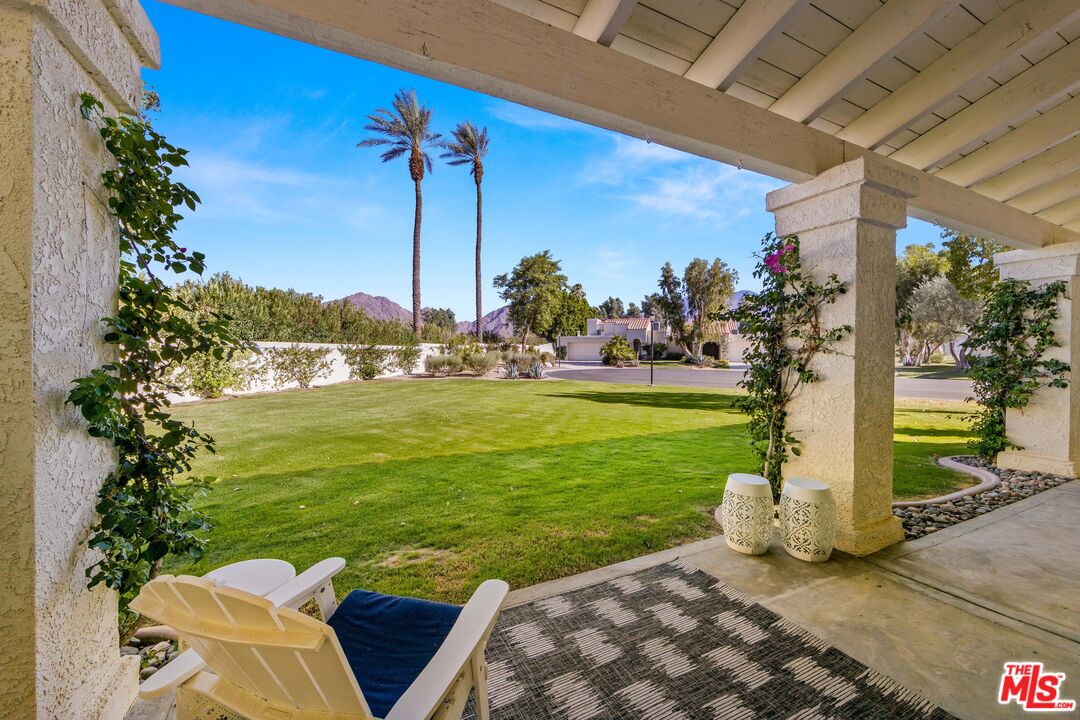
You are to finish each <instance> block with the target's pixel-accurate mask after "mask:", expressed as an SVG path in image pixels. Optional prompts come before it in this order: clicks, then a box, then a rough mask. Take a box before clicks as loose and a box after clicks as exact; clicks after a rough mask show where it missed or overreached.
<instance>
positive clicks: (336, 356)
mask: <svg viewBox="0 0 1080 720" xmlns="http://www.w3.org/2000/svg"><path fill="white" fill-rule="evenodd" d="M255 345H256V347H258V348H259V350H261V351H263V352H266V351H267V350H270V349H272V348H285V347H292V346H293V345H298V346H300V347H303V348H326V349H328V350H330V355H329V357H328V359H329V360H330V365H331V369H330V372H329V373H326V374H324V375H321V376H320V377H319V378H317V379H316V380H315V381H314V382H312V383H311V386H312V387H323V386H325V385H336V384H338V383H343V382H347V381H348V380H349V366H348V365H347V364H346V363H345V357H344V356H343V355H342V354H341V350H340V349H339V348H340V347H341V345H339V344H337V343H288V342H257V343H255ZM376 347H380V348H383V349H384V350H394V349H395V348H396V346H394V345H378V346H376ZM444 347H445V345H441V344H437V343H422V344H421V345H420V360H419V361H418V362H417V363H416V368H414V370H413V372H414V373H420V372H423V371H424V358H426V357H427V356H429V355H439V354H440V353H442V351H443V348H444ZM536 349H537V352H549V353H552V354H554V352H555V348H554V346H552V344H551V343H547V344H544V345H538V346H537V348H536ZM257 360H258V361H259V362H265V361H266V360H265V358H258V359H257ZM395 375H402V373H401V371H399V370H393V371H389V372H384V373H383V374H382V375H380V376H379V377H393V376H395ZM296 387H298V385H297V384H296V383H295V382H290V383H287V384H285V385H281V386H278V385H276V384H275V383H274V377H273V373H271V372H269V371H268V372H266V373H265V374H264V375H263V376H262V377H261V378H259V379H258V380H256V381H255V382H253V383H251V384H250V385H249V386H248V388H247V389H246V390H228V391H226V393H225V394H226V395H254V394H257V393H268V392H278V391H280V390H289V389H292V388H296ZM169 399H170V400H171V401H172V402H173V403H174V404H181V403H186V402H194V401H196V400H201V399H202V398H200V397H198V396H196V395H171V396H170V397H169Z"/></svg>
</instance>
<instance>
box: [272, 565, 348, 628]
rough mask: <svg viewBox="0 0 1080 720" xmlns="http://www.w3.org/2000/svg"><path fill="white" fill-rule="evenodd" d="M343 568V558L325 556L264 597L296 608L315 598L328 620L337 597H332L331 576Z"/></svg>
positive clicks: (334, 608)
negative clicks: (325, 557) (324, 558)
mask: <svg viewBox="0 0 1080 720" xmlns="http://www.w3.org/2000/svg"><path fill="white" fill-rule="evenodd" d="M344 569H345V560H344V559H342V558H339V557H334V558H327V559H326V560H323V561H322V562H317V563H315V564H314V565H312V566H311V567H309V568H308V569H307V570H305V571H304V572H302V573H300V574H299V575H297V576H296V577H294V578H293V579H292V580H290V581H288V582H287V583H285V584H284V585H282V586H281V587H279V588H278V589H277V590H275V591H273V592H272V593H270V594H269V595H267V596H266V599H267V600H269V601H270V602H272V603H274V605H277V606H278V607H287V608H292V609H293V610H296V609H297V608H299V607H300V606H301V605H303V604H304V603H306V602H307V601H308V600H310V599H311V598H315V600H316V601H318V603H319V609H320V610H322V613H323V619H324V620H329V619H330V616H331V615H333V614H334V610H336V609H337V598H335V597H334V584H333V582H332V581H331V578H333V577H334V576H335V575H337V574H338V573H339V572H341V571H342V570H344Z"/></svg>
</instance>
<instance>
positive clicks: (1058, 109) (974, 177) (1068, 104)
mask: <svg viewBox="0 0 1080 720" xmlns="http://www.w3.org/2000/svg"><path fill="white" fill-rule="evenodd" d="M1078 133H1080V95H1078V96H1077V97H1074V98H1072V99H1071V100H1066V101H1065V102H1063V103H1061V104H1060V105H1056V106H1054V107H1053V108H1051V109H1050V110H1047V111H1046V112H1044V113H1043V114H1042V115H1039V116H1038V117H1036V118H1033V119H1031V120H1028V121H1027V122H1026V123H1024V124H1023V125H1021V126H1020V127H1018V128H1016V129H1014V130H1010V131H1009V132H1007V133H1005V134H1004V135H1002V136H1001V137H999V138H997V139H995V140H992V141H991V142H989V143H987V144H986V145H983V146H982V147H981V148H979V149H978V150H976V151H974V152H971V153H969V154H967V155H965V156H964V157H962V158H960V159H959V160H957V161H956V162H954V163H952V164H950V165H947V166H946V167H944V168H942V169H941V170H938V171H937V172H936V173H935V175H937V176H938V177H939V178H944V179H945V180H948V181H949V182H954V183H956V184H957V185H963V186H964V187H969V186H971V185H974V184H975V183H977V182H979V181H980V180H985V179H986V178H988V177H990V176H991V175H996V174H997V173H999V172H1001V171H1003V170H1006V169H1007V168H1010V167H1012V166H1013V165H1015V164H1017V163H1020V162H1023V161H1025V160H1027V159H1028V158H1030V157H1033V156H1035V155H1038V154H1039V153H1041V152H1042V151H1043V150H1046V149H1047V148H1051V147H1053V146H1054V145H1057V144H1058V143H1059V142H1062V141H1064V140H1068V139H1069V138H1070V137H1073V136H1074V135H1076V134H1078Z"/></svg>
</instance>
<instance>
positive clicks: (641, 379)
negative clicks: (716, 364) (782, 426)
mask: <svg viewBox="0 0 1080 720" xmlns="http://www.w3.org/2000/svg"><path fill="white" fill-rule="evenodd" d="M654 372H655V377H654V382H655V383H656V384H657V385H673V386H676V387H712V388H734V387H737V385H738V382H739V380H740V379H742V374H743V371H742V369H741V368H733V369H731V370H711V369H710V370H694V369H693V368H682V367H672V366H670V365H665V366H662V367H657V368H656V369H655V371H654ZM551 376H552V377H554V378H559V379H562V380H592V381H594V382H610V383H621V384H624V385H648V384H649V367H648V365H643V366H641V367H636V368H613V367H608V366H607V365H602V364H600V363H569V362H564V363H563V364H562V367H561V368H556V369H554V370H552V371H551ZM895 395H896V397H900V398H920V399H923V400H964V399H965V398H967V397H970V396H971V383H970V382H968V381H967V380H924V379H920V378H901V377H898V378H896V391H895Z"/></svg>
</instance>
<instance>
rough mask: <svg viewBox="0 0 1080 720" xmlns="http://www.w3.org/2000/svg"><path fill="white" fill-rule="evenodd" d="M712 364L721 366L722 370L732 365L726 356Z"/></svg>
mask: <svg viewBox="0 0 1080 720" xmlns="http://www.w3.org/2000/svg"><path fill="white" fill-rule="evenodd" d="M712 366H713V367H714V368H720V369H721V370H727V369H728V368H729V367H731V363H729V362H728V361H727V359H726V358H720V359H719V360H714V361H713V364H712Z"/></svg>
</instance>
